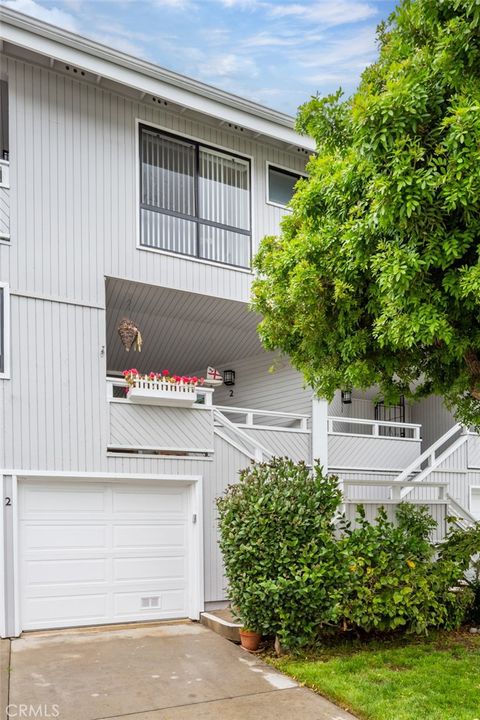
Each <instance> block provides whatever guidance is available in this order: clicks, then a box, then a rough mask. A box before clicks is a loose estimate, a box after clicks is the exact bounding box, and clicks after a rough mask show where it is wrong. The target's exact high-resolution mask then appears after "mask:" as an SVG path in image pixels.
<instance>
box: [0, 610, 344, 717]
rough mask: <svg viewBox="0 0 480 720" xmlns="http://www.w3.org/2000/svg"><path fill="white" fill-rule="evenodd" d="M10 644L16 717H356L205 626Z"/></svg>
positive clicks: (41, 636)
mask: <svg viewBox="0 0 480 720" xmlns="http://www.w3.org/2000/svg"><path fill="white" fill-rule="evenodd" d="M1 649H2V655H1V658H2V665H1V671H2V677H1V680H2V682H1V683H0V684H1V687H2V695H1V699H2V701H3V702H4V703H6V702H8V703H9V707H10V717H19V715H18V706H19V705H20V704H22V705H28V706H33V707H34V709H35V711H37V713H38V707H39V706H40V707H41V708H42V713H43V714H42V715H39V714H37V715H32V717H42V718H46V717H47V718H54V717H57V718H59V720H107V719H108V720H120V718H123V719H124V720H127V719H128V720H230V719H235V720H243V719H244V718H259V720H260V719H261V720H292V718H294V719H295V720H354V718H353V716H352V715H350V714H349V713H346V712H344V711H343V710H340V709H339V708H338V707H336V706H335V705H333V704H332V703H330V702H328V701H327V700H324V699H323V698H321V697H320V696H318V695H315V694H314V693H312V692H311V691H309V690H307V689H306V688H301V687H299V686H298V685H297V684H296V683H294V682H293V681H292V680H290V679H289V678H288V677H286V676H285V675H282V674H280V673H278V672H276V671H275V670H273V669H272V668H270V667H269V666H268V665H265V664H264V663H262V662H260V661H259V660H258V659H257V658H256V657H255V656H254V655H251V654H249V653H247V652H245V651H244V650H242V649H241V648H239V647H238V646H236V645H234V644H232V643H230V642H228V641H227V640H224V639H222V638H221V637H219V636H218V635H216V634H215V633H213V632H212V631H211V630H208V629H207V628H204V627H203V626H201V625H198V624H196V623H178V624H172V625H168V624H163V625H162V624H159V625H151V626H142V627H136V628H132V629H121V630H108V631H107V630H105V629H104V628H103V629H101V630H98V631H95V630H88V631H69V632H59V633H35V634H30V635H25V636H24V637H22V638H19V639H16V640H12V642H11V652H9V649H8V641H2V645H1ZM9 658H10V659H9ZM8 663H10V673H9V672H8ZM8 679H9V683H8ZM6 687H9V692H8V697H6V692H4V691H3V688H6ZM15 712H17V715H15V714H14V713H15ZM4 717H5V714H2V720H3V718H4ZM7 717H8V715H7Z"/></svg>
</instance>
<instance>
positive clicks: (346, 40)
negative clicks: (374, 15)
mask: <svg viewBox="0 0 480 720" xmlns="http://www.w3.org/2000/svg"><path fill="white" fill-rule="evenodd" d="M376 54H377V50H376V44H375V27H374V26H371V27H368V28H363V29H361V30H355V32H353V33H348V35H346V36H343V37H341V38H336V37H333V38H330V39H324V41H323V43H322V46H321V48H319V49H318V50H317V52H316V53H315V54H312V53H311V52H310V53H309V56H308V59H305V58H304V57H299V56H297V60H298V62H299V63H300V65H301V66H302V67H304V68H308V69H311V70H316V69H318V70H320V71H321V74H323V69H324V68H329V72H330V74H331V73H332V72H333V73H334V75H335V76H337V75H338V74H339V73H338V70H339V69H340V68H341V69H343V70H344V71H345V70H350V71H352V72H354V71H355V72H356V71H358V70H363V69H364V68H365V67H366V66H367V65H369V64H370V63H371V62H373V60H374V59H375V57H376ZM332 68H335V70H332ZM344 74H345V73H344Z"/></svg>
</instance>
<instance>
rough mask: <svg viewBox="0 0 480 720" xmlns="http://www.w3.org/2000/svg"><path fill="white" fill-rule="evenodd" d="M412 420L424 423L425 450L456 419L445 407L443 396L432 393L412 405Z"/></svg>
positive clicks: (423, 441) (423, 448)
mask: <svg viewBox="0 0 480 720" xmlns="http://www.w3.org/2000/svg"><path fill="white" fill-rule="evenodd" d="M411 422H414V423H420V424H421V425H422V452H423V451H424V450H426V449H427V448H428V447H429V446H430V445H432V444H433V443H434V442H435V440H438V438H440V437H442V435H444V434H445V433H446V432H447V430H449V429H450V428H451V427H453V426H454V425H455V422H456V420H455V418H454V417H453V415H452V413H451V412H449V410H447V408H446V407H445V405H444V403H443V398H441V397H439V396H438V395H432V396H431V397H428V398H425V399H424V400H421V401H420V402H419V403H415V405H413V406H412V410H411Z"/></svg>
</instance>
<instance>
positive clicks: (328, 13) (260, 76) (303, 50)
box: [0, 0, 395, 115]
mask: <svg viewBox="0 0 480 720" xmlns="http://www.w3.org/2000/svg"><path fill="white" fill-rule="evenodd" d="M0 3H2V4H3V5H6V6H8V7H11V8H13V9H15V10H18V11H19V12H23V13H25V14H27V15H32V16H35V17H37V18H39V19H41V20H44V21H46V22H49V23H51V24H53V25H58V26H60V27H62V28H65V29H67V30H71V31H73V32H77V33H79V34H81V35H84V36H86V37H89V38H91V39H93V40H97V41H98V42H101V43H104V44H105V45H109V46H110V47H114V48H116V49H117V50H122V51H123V52H126V53H129V54H131V55H135V56H136V57H140V58H142V59H144V60H149V61H151V62H154V63H156V64H158V65H161V66H163V67H165V68H168V69H169V70H175V71H176V72H180V73H182V74H184V75H189V76H190V77H193V78H195V79H197V80H201V81H203V82H206V83H209V84H210V85H215V86H216V87H220V88H222V89H223V90H228V91H229V92H232V93H235V94H236V95H240V96H242V97H246V98H249V99H250V100H254V101H256V102H259V103H261V104H263V105H267V106H269V107H272V108H275V109H276V110H281V111H283V112H286V113H288V114H290V115H294V114H295V112H296V109H297V108H298V106H299V105H300V104H301V103H303V102H305V101H306V100H308V99H309V97H311V96H312V95H315V94H316V93H317V92H318V93H320V94H321V95H325V94H328V93H330V92H333V91H335V90H336V89H337V88H338V87H342V89H343V90H344V92H345V94H346V95H350V94H351V93H352V92H353V91H354V89H355V87H356V85H357V84H358V81H359V78H360V75H361V73H362V71H363V69H364V68H365V67H366V66H367V65H369V64H370V63H371V62H372V61H374V60H375V57H376V44H375V28H376V26H377V25H378V23H379V22H380V21H381V20H382V19H386V18H387V17H388V15H389V14H390V12H391V11H392V10H393V8H394V6H395V1H394V0H0Z"/></svg>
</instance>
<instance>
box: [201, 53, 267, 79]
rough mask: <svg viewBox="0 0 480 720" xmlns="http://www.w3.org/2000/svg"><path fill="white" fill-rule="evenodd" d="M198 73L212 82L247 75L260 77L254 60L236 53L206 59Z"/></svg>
mask: <svg viewBox="0 0 480 720" xmlns="http://www.w3.org/2000/svg"><path fill="white" fill-rule="evenodd" d="M198 71H199V73H200V75H202V76H203V77H205V78H209V79H210V80H211V81H213V80H215V79H218V78H223V79H225V78H232V77H245V75H248V76H249V77H256V76H257V75H258V71H257V66H256V65H255V62H254V61H253V60H252V58H249V57H242V56H241V55H237V54H235V53H227V54H226V55H212V56H210V57H208V58H204V60H203V61H202V62H201V63H200V66H199V68H198Z"/></svg>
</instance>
